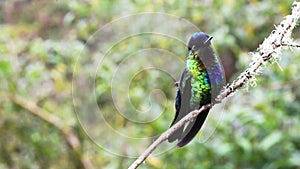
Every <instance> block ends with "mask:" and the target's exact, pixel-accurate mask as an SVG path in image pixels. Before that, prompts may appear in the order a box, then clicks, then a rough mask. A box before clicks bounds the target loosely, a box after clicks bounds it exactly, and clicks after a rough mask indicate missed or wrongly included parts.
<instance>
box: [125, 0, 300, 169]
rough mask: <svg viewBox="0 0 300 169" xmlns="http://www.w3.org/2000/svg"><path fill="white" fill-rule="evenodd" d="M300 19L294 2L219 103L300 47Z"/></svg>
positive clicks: (157, 142)
mask: <svg viewBox="0 0 300 169" xmlns="http://www.w3.org/2000/svg"><path fill="white" fill-rule="evenodd" d="M299 18H300V2H296V1H295V2H294V3H293V5H292V14H291V15H288V16H286V17H285V19H284V20H283V21H282V22H281V23H280V24H279V25H278V26H275V29H274V30H273V31H272V32H271V34H270V35H269V37H268V38H266V39H265V40H264V41H263V43H262V44H261V45H259V47H258V48H257V50H256V52H253V53H251V55H252V62H251V63H250V64H249V67H248V68H247V69H246V70H245V71H244V72H242V73H241V74H240V75H239V76H238V78H237V79H236V80H234V81H233V82H232V83H231V84H228V85H227V86H226V87H225V89H224V90H223V91H222V92H221V93H220V94H219V95H218V96H217V98H216V101H217V102H218V103H220V102H222V100H223V99H224V98H226V97H228V96H230V95H232V94H233V93H234V92H235V91H236V89H238V88H240V87H242V86H243V85H244V84H245V83H249V82H250V85H251V84H253V85H254V84H255V76H256V75H258V74H259V73H260V72H261V69H262V67H263V66H262V65H265V63H266V61H271V59H274V60H275V61H276V59H278V57H279V55H278V54H279V53H280V51H281V50H282V47H300V46H299V44H297V43H295V42H293V40H292V39H291V34H292V31H293V29H294V28H295V26H296V23H297V21H298V19H299ZM212 106H213V105H212V104H207V105H204V106H202V107H201V108H200V109H199V110H194V111H192V112H190V113H189V114H187V115H186V116H185V117H184V118H182V119H181V120H180V121H178V122H177V123H176V124H175V125H173V126H172V127H171V128H169V129H168V130H167V131H165V132H164V133H163V134H161V135H160V137H159V138H158V139H156V140H155V141H154V142H153V143H152V144H151V145H150V146H149V147H148V148H147V149H146V150H145V151H144V152H143V153H142V154H141V155H140V156H139V157H138V158H137V159H136V160H135V161H134V162H133V163H132V164H131V166H130V167H129V169H136V168H137V167H139V166H140V165H141V164H142V162H143V161H144V160H145V159H146V158H147V157H148V156H149V155H150V154H151V153H152V152H153V151H154V150H155V149H156V148H157V146H158V145H160V144H161V143H162V142H164V141H165V140H167V139H168V137H169V136H170V135H171V134H172V133H174V132H175V131H176V130H177V129H178V128H180V127H182V126H183V125H184V124H185V123H187V122H188V121H191V120H192V119H194V117H196V116H197V115H198V114H200V113H201V112H203V111H204V110H206V109H208V108H210V107H212Z"/></svg>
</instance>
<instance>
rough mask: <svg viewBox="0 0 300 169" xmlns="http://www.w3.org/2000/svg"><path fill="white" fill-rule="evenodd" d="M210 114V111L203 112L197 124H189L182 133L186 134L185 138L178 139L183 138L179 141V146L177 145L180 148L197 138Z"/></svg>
mask: <svg viewBox="0 0 300 169" xmlns="http://www.w3.org/2000/svg"><path fill="white" fill-rule="evenodd" d="M208 112H209V109H207V110H205V111H203V112H201V113H200V114H199V115H198V116H197V118H196V121H195V122H192V123H191V124H189V125H188V126H187V128H186V129H185V131H184V132H183V133H182V131H181V133H182V134H184V136H179V137H178V138H181V139H180V140H179V141H178V144H177V147H178V148H179V147H183V146H185V145H187V144H188V143H189V142H190V141H191V140H192V139H193V138H194V137H195V136H196V134H197V133H198V131H199V130H200V128H201V127H202V125H203V123H204V121H205V119H206V117H207V115H208ZM179 130H180V129H179ZM186 132H188V133H187V134H186ZM182 137H183V138H182Z"/></svg>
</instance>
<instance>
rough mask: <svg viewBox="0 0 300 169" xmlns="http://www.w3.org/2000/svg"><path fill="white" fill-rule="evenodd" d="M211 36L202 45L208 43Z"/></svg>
mask: <svg viewBox="0 0 300 169" xmlns="http://www.w3.org/2000/svg"><path fill="white" fill-rule="evenodd" d="M212 38H213V37H212V36H210V37H209V38H208V39H207V40H206V41H205V42H204V44H207V43H208V42H210V41H211V40H212Z"/></svg>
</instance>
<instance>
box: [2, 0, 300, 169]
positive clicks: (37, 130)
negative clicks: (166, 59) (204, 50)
mask: <svg viewBox="0 0 300 169" xmlns="http://www.w3.org/2000/svg"><path fill="white" fill-rule="evenodd" d="M291 6H292V1H280V0H268V1H257V0H250V1H233V0H225V1H221V0H214V1H183V0H179V1H175V0H171V1H162V0H155V1H153V2H150V1H143V0H131V1H121V0H119V1H118V0H111V1H108V0H107V1H106V0H81V1H79V0H72V1H71V0H70V1H67V0H50V1H49V0H23V1H19V0H11V1H8V0H4V1H1V2H0V7H1V8H0V10H1V15H0V81H1V85H0V168H4V169H6V168H51V169H58V168H59V169H60V168H68V169H69V168H70V169H72V168H107V169H115V168H127V167H128V166H129V165H130V164H131V163H132V162H133V160H134V159H132V158H127V157H122V156H116V155H114V154H111V153H109V152H107V151H105V150H104V149H103V148H101V147H98V146H97V145H96V144H95V143H94V142H93V141H92V140H91V139H90V138H89V137H88V136H87V134H86V133H85V132H84V130H83V129H82V127H81V125H80V123H79V122H78V119H77V117H76V113H75V110H74V105H73V100H72V74H73V70H74V66H75V63H76V59H77V57H78V55H79V53H80V54H81V56H82V57H84V56H85V55H86V56H91V55H95V54H96V53H97V49H95V48H93V47H92V46H88V47H86V48H84V46H85V43H86V42H87V40H88V38H89V37H90V36H91V35H92V34H93V33H95V32H96V31H97V30H98V29H99V28H101V27H102V26H103V25H105V24H106V23H109V22H111V21H112V20H115V19H118V18H120V17H122V16H126V15H128V14H135V13H140V12H163V13H168V14H171V15H175V16H178V17H181V18H184V19H186V20H188V21H190V22H192V23H193V24H195V25H196V26H198V27H199V28H200V29H201V30H204V31H205V32H207V33H208V34H210V35H212V36H214V39H213V44H214V47H215V48H216V51H217V52H218V54H219V56H220V58H221V59H222V62H223V65H224V68H225V71H226V77H227V81H228V82H231V81H232V80H233V79H234V78H235V77H236V76H237V75H238V74H239V73H240V72H241V71H243V70H244V69H245V68H246V67H247V66H248V64H249V63H250V61H251V55H249V52H251V51H255V49H256V48H257V47H258V45H259V44H260V43H261V42H262V41H263V40H264V38H266V37H267V36H268V34H269V33H270V32H271V31H272V30H273V29H274V24H278V23H279V22H280V21H281V20H282V19H283V18H284V16H286V15H288V14H290V12H291ZM128 24H129V25H127V26H128V27H133V26H134V25H131V24H130V23H128ZM138 24H147V23H138ZM157 26H162V25H157ZM170 26H171V25H170ZM167 29H172V27H170V28H168V27H167ZM192 33H193V32H191V34H192ZM293 37H294V38H295V39H297V37H300V32H299V29H296V30H294V32H293ZM141 44H143V45H147V40H146V39H145V40H143V38H140V39H138V40H136V41H135V40H134V39H133V40H132V41H131V43H124V44H123V43H122V44H120V45H119V46H118V47H117V48H116V49H113V51H115V52H119V51H122V49H123V48H127V47H130V49H131V50H132V51H138V50H139V49H140V47H141ZM153 44H155V46H154V47H157V48H159V47H161V48H163V49H167V50H169V51H177V52H179V53H182V56H181V58H182V59H184V58H185V49H184V48H182V46H180V45H177V44H176V42H173V41H168V40H157V41H154V42H153ZM108 45H113V44H108ZM83 48H84V49H85V50H83ZM280 56H281V57H280V60H278V62H277V63H278V64H277V63H273V64H267V66H266V67H265V68H264V70H263V72H262V74H261V75H260V76H258V77H257V81H256V86H254V87H252V86H249V88H248V89H247V88H246V87H243V88H242V89H240V90H239V92H237V93H236V94H235V95H234V96H233V97H232V98H231V99H230V100H229V101H227V103H226V107H225V111H224V113H223V117H222V119H221V122H220V123H219V124H218V127H217V129H216V131H215V133H214V135H213V136H212V137H210V139H209V140H208V141H206V142H205V143H201V144H199V143H197V142H196V141H193V142H192V143H191V144H189V145H188V146H186V147H184V148H181V149H172V150H170V151H167V152H166V153H163V154H162V155H160V156H154V157H152V158H150V159H148V160H147V161H146V163H144V164H143V165H142V166H141V167H140V168H197V169H198V168H220V169H221V168H222V169H224V168H228V169H229V168H249V169H250V168H264V169H272V168H300V118H299V117H300V116H299V112H300V110H299V109H300V102H299V101H300V89H299V87H298V86H299V85H300V75H299V72H300V67H299V63H300V57H299V50H298V49H293V50H284V51H283V52H282V53H281V54H280ZM124 57H125V56H124V55H122V54H120V55H118V56H116V57H113V58H111V59H108V60H107V61H106V63H105V67H104V70H103V71H101V72H99V73H100V76H99V77H97V80H96V98H97V103H98V104H99V105H101V106H102V107H103V108H104V109H105V110H106V111H111V112H116V109H115V107H114V105H113V104H112V98H111V96H110V94H109V93H108V92H107V91H110V90H111V86H110V83H107V82H108V81H109V80H108V79H109V78H110V76H111V75H112V74H113V72H114V69H115V67H116V66H117V65H118V64H119V63H120V61H121V60H122V59H123V58H124ZM162 59H163V57H162ZM137 63H138V62H137ZM141 64H142V63H141ZM77 66H78V67H77V71H78V73H82V74H85V73H89V72H92V71H93V70H89V67H88V65H87V66H86V65H77ZM165 66H168V65H165ZM181 71H182V69H181V68H180V69H179V70H178V72H179V73H180V72H181ZM124 78H126V77H124ZM128 78H130V77H128ZM137 78H139V77H137ZM172 85H173V81H172V79H166V78H161V77H160V76H158V77H157V75H155V74H154V75H153V74H145V75H144V77H143V80H140V81H133V82H132V90H130V91H132V92H131V93H130V94H129V95H130V97H131V98H132V100H131V101H132V104H133V105H134V106H135V107H137V108H141V109H142V108H143V107H142V106H146V107H147V106H149V102H147V101H145V99H143V98H145V97H146V96H148V94H149V91H151V89H153V87H159V88H160V89H161V90H162V91H163V92H164V93H165V99H166V100H167V101H166V107H165V110H164V113H163V114H164V116H162V117H160V118H159V119H158V120H157V121H155V122H153V123H149V124H147V125H146V126H145V127H144V128H140V127H139V126H138V125H135V124H134V123H128V121H127V120H126V119H125V118H123V117H122V116H117V117H115V116H114V115H113V114H111V116H112V117H111V121H110V120H109V119H110V114H107V115H106V117H107V119H108V121H109V122H110V124H111V125H112V126H113V127H115V128H125V130H127V128H130V130H133V131H135V132H136V134H137V137H147V136H153V135H158V134H160V133H162V132H163V131H165V130H166V129H167V128H168V126H169V124H170V122H171V121H172V118H173V115H174V106H173V104H174V97H175V90H176V89H175V88H173V87H172ZM87 96H89V94H87ZM90 97H91V98H92V97H94V95H93V94H90ZM39 113H40V114H39ZM99 125H100V126H101V125H102V124H99ZM103 125H105V124H103ZM95 130H97V129H95ZM104 137H105V136H104ZM117 139H118V138H117V137H116V138H115V140H117ZM77 141H78V142H77ZM112 141H113V140H112ZM149 144H150V142H149ZM146 146H147V145H139V144H135V145H134V148H136V149H139V150H144V149H146ZM131 148H132V144H131V145H122V150H123V151H125V152H126V151H130V150H131Z"/></svg>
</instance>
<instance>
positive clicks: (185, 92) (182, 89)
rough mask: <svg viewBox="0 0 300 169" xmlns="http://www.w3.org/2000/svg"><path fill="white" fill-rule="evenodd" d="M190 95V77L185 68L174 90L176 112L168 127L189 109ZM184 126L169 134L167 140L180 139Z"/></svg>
mask: <svg viewBox="0 0 300 169" xmlns="http://www.w3.org/2000/svg"><path fill="white" fill-rule="evenodd" d="M190 95H191V77H190V74H189V72H188V70H187V69H185V70H184V71H183V73H182V75H181V79H180V82H179V86H178V88H177V92H176V100H175V109H176V114H175V117H174V120H173V122H172V124H171V126H170V127H172V126H173V125H174V124H175V123H177V122H178V121H179V120H181V119H182V118H183V117H184V116H185V115H186V114H187V113H189V112H188V110H189V98H190ZM183 129H184V127H181V128H179V129H178V130H177V131H175V132H174V133H173V134H172V135H170V136H169V138H168V141H169V142H173V141H174V140H176V139H181V135H182V132H183Z"/></svg>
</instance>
